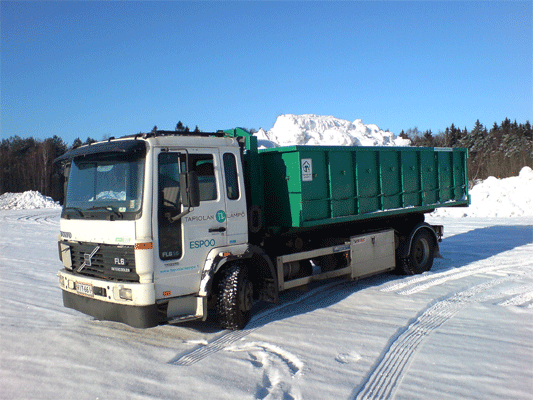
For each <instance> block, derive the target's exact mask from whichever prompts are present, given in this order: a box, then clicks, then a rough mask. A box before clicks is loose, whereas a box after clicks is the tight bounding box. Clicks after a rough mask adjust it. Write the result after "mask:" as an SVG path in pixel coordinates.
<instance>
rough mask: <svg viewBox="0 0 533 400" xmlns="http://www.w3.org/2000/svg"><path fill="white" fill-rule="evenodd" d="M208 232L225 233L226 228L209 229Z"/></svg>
mask: <svg viewBox="0 0 533 400" xmlns="http://www.w3.org/2000/svg"><path fill="white" fill-rule="evenodd" d="M209 232H226V228H224V227H223V226H221V227H220V228H209Z"/></svg>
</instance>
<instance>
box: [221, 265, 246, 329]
mask: <svg viewBox="0 0 533 400" xmlns="http://www.w3.org/2000/svg"><path fill="white" fill-rule="evenodd" d="M223 274H224V275H223V276H222V279H221V280H220V283H219V286H218V289H219V290H218V300H217V314H218V321H219V323H220V326H221V327H222V328H225V329H233V330H237V329H243V328H244V327H245V326H246V324H247V323H248V321H249V320H250V311H251V309H252V305H253V302H254V296H253V295H254V290H253V284H252V282H251V281H250V279H249V277H248V269H247V268H246V267H245V266H244V265H243V264H240V263H239V264H234V265H232V266H230V267H229V268H228V269H227V270H226V271H224V273H223Z"/></svg>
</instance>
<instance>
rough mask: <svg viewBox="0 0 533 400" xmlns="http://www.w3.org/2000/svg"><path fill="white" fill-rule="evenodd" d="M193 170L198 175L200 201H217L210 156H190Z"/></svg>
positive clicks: (213, 169)
mask: <svg viewBox="0 0 533 400" xmlns="http://www.w3.org/2000/svg"><path fill="white" fill-rule="evenodd" d="M191 158H192V163H193V169H194V170H195V171H196V172H197V173H198V183H199V184H200V201H209V200H216V199H217V183H216V179H215V168H214V165H213V156H212V155H194V156H191Z"/></svg>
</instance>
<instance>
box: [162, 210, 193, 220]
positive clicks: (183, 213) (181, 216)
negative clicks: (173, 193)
mask: <svg viewBox="0 0 533 400" xmlns="http://www.w3.org/2000/svg"><path fill="white" fill-rule="evenodd" d="M192 210H193V207H189V208H188V209H186V210H185V211H183V212H181V213H179V214H178V215H176V216H175V217H169V218H168V220H169V221H170V222H171V223H174V222H176V221H179V220H180V219H181V218H183V217H184V216H186V215H187V214H189V213H190V212H191V211H192Z"/></svg>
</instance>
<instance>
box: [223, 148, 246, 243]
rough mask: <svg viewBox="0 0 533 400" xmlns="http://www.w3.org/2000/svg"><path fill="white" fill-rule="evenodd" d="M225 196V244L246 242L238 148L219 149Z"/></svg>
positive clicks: (244, 198) (243, 197)
mask: <svg viewBox="0 0 533 400" xmlns="http://www.w3.org/2000/svg"><path fill="white" fill-rule="evenodd" d="M221 157H222V164H223V170H224V183H225V188H224V193H223V194H224V195H225V196H226V219H227V228H228V230H227V240H228V242H227V244H228V245H233V244H242V243H247V242H248V219H247V212H246V196H245V193H244V178H243V171H242V163H241V162H240V154H239V150H238V149H235V148H229V149H221Z"/></svg>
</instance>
